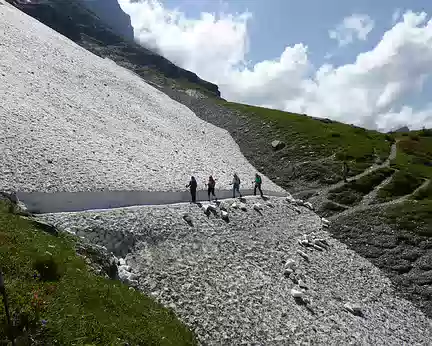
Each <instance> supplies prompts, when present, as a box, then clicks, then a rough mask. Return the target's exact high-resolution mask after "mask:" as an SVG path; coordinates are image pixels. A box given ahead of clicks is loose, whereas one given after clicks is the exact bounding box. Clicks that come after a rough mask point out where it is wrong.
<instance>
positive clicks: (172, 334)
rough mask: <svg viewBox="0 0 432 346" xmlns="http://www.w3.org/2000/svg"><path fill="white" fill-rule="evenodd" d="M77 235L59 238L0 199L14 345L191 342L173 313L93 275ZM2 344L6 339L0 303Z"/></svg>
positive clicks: (0, 253) (0, 263)
mask: <svg viewBox="0 0 432 346" xmlns="http://www.w3.org/2000/svg"><path fill="white" fill-rule="evenodd" d="M75 246H76V243H75V240H74V239H73V238H71V237H69V236H67V235H65V234H59V235H58V237H54V236H52V235H50V234H47V233H44V232H43V231H42V230H41V229H39V228H37V227H36V226H35V225H34V224H33V223H32V222H30V221H28V220H24V219H22V218H20V217H19V216H17V215H14V214H11V213H9V212H8V205H7V204H6V203H5V202H2V201H0V268H2V271H3V275H4V279H5V285H6V290H7V294H8V297H9V308H10V310H11V316H12V319H13V322H14V329H13V330H12V331H11V332H12V333H13V335H14V337H15V338H17V342H19V343H17V345H27V344H28V342H30V344H38V345H55V344H57V345H85V344H88V345H125V344H126V343H129V344H131V345H138V344H139V345H176V346H177V345H194V344H195V341H194V336H193V334H192V333H191V332H190V331H188V329H187V328H186V327H185V326H184V325H183V324H182V323H181V322H180V321H179V320H178V319H177V318H176V316H175V315H174V313H173V312H172V311H170V310H167V309H165V308H163V307H162V306H161V305H160V304H157V303H156V302H155V301H154V300H153V299H151V298H149V297H146V296H144V295H143V294H142V293H140V292H138V291H135V290H131V289H129V288H128V287H127V286H125V285H123V284H121V283H120V282H119V281H115V280H109V279H105V278H103V277H101V276H97V275H95V274H93V273H92V272H91V271H90V270H89V267H88V265H87V264H86V261H87V260H88V259H87V258H86V257H80V256H77V255H76V252H75ZM0 316H1V318H0V344H3V342H5V341H6V339H7V331H8V329H7V325H6V322H5V319H4V316H5V311H4V307H3V304H0Z"/></svg>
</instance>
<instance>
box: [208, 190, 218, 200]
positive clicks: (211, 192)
mask: <svg viewBox="0 0 432 346" xmlns="http://www.w3.org/2000/svg"><path fill="white" fill-rule="evenodd" d="M207 194H208V198H209V200H210V194H212V195H213V197H215V198H216V195H215V188H214V187H209V188H208V189H207Z"/></svg>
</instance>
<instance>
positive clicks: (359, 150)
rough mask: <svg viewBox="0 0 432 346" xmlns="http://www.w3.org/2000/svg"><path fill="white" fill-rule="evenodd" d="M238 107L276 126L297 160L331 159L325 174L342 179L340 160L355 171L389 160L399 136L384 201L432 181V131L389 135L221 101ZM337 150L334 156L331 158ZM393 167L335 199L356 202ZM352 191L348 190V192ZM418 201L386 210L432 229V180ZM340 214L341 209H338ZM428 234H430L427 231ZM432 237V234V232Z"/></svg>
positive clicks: (402, 222) (397, 220) (402, 223)
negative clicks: (345, 160)
mask: <svg viewBox="0 0 432 346" xmlns="http://www.w3.org/2000/svg"><path fill="white" fill-rule="evenodd" d="M221 103H223V104H224V105H225V106H226V107H229V108H231V109H235V110H238V111H240V112H241V113H242V115H243V116H246V117H247V118H248V120H249V121H251V122H252V123H254V122H255V123H261V124H263V123H265V125H266V126H269V127H270V128H271V133H272V137H271V138H268V139H267V140H268V141H272V140H273V139H275V138H276V139H279V140H282V141H284V142H285V143H287V147H286V148H284V149H283V150H286V151H287V153H288V155H289V157H290V159H292V160H293V161H294V162H301V161H312V160H322V162H324V161H327V162H330V164H329V165H327V167H326V174H331V173H333V174H334V175H335V176H336V177H337V178H339V179H340V168H341V165H340V161H341V160H343V159H347V160H348V161H349V164H350V169H351V172H350V174H351V175H355V174H357V173H359V172H361V171H362V170H364V169H365V168H367V167H369V166H371V165H372V164H373V163H375V162H376V159H377V158H378V157H379V159H380V160H381V161H384V160H385V159H386V158H387V156H388V154H389V149H390V146H391V143H392V142H394V140H396V139H398V140H399V142H398V144H397V147H398V154H397V156H396V159H395V160H394V161H393V162H392V163H391V168H392V169H394V170H397V172H396V173H395V174H394V176H393V179H392V180H391V182H390V183H389V184H388V185H387V186H386V187H384V188H383V189H382V190H380V191H379V193H378V198H379V200H380V201H389V200H392V199H395V198H397V197H400V196H403V195H405V194H409V193H412V192H413V191H414V190H415V189H416V188H417V187H418V186H419V185H421V184H422V183H423V181H424V179H432V166H430V165H428V164H431V163H432V130H423V131H411V132H410V133H406V134H393V135H391V136H390V135H385V134H382V133H379V132H376V131H369V130H365V129H361V128H357V127H354V126H350V125H346V124H342V123H338V122H326V121H320V120H317V119H313V118H311V117H306V116H304V115H300V114H294V113H288V112H282V111H279V110H272V109H267V108H261V107H254V106H248V105H243V104H238V103H232V102H221ZM333 154H336V155H335V157H334V158H329V157H330V156H331V155H333ZM392 171H393V170H390V169H382V170H379V171H378V172H375V173H373V174H370V175H368V176H365V177H363V178H361V179H359V180H357V181H356V182H354V183H351V184H347V185H345V186H344V188H342V190H341V191H334V192H335V193H337V194H338V195H336V194H334V197H335V201H338V202H339V203H343V202H345V203H343V204H356V203H357V202H358V201H359V200H360V199H361V197H362V196H363V195H365V194H367V193H368V192H370V191H371V190H372V188H374V187H375V186H377V185H378V184H379V183H380V182H381V181H383V180H384V179H385V178H386V177H388V176H389V175H390V174H391V173H392ZM347 192H348V193H347ZM414 197H415V198H416V199H417V200H418V201H414V202H413V201H408V202H406V203H403V204H400V205H395V206H392V207H389V208H388V209H387V214H386V217H387V220H388V222H390V223H392V224H395V225H397V226H398V227H399V228H401V229H406V230H415V229H417V230H419V232H423V233H424V232H426V231H425V230H426V229H428V228H429V227H430V229H432V184H430V185H429V186H428V187H427V188H426V189H424V190H422V191H420V192H419V193H418V194H416V196H414ZM338 211H339V212H340V211H342V210H338ZM426 233H427V234H428V235H429V233H430V232H426ZM431 235H432V234H431Z"/></svg>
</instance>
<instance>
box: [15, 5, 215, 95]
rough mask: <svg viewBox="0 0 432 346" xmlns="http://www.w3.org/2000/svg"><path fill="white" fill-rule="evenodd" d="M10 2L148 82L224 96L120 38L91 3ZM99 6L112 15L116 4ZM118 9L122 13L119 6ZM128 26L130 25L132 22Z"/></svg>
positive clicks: (136, 45)
mask: <svg viewBox="0 0 432 346" xmlns="http://www.w3.org/2000/svg"><path fill="white" fill-rule="evenodd" d="M7 1H8V2H9V3H11V4H12V5H14V6H15V7H17V8H18V9H20V10H21V11H23V12H25V13H26V14H28V15H30V16H32V17H34V18H35V19H37V20H39V21H40V22H42V23H44V24H45V25H47V26H49V27H50V28H52V29H54V30H55V31H57V32H59V33H60V34H62V35H64V36H66V37H68V38H69V39H71V40H72V41H74V42H76V43H77V44H79V45H81V46H82V47H84V48H85V49H87V50H89V51H91V52H92V53H94V54H96V55H99V56H101V57H103V58H105V57H106V58H109V59H111V60H113V61H115V62H116V63H117V64H119V65H120V66H123V67H125V68H127V69H129V70H132V71H133V72H135V73H136V74H138V75H139V76H140V77H142V78H143V79H145V80H147V81H153V82H154V81H155V80H156V81H157V82H158V83H161V84H167V83H166V82H167V81H166V80H167V79H171V80H172V82H176V83H178V84H180V85H181V84H182V83H186V84H191V85H192V87H194V86H195V87H198V88H199V89H200V90H202V91H204V92H205V93H208V94H211V95H213V96H217V97H219V96H220V92H219V89H218V86H217V85H215V84H212V83H210V82H207V81H205V80H202V79H201V78H199V77H198V76H197V75H196V74H195V73H192V72H190V71H187V70H184V69H182V68H180V67H178V66H176V65H174V64H173V63H172V62H171V61H169V60H168V59H165V58H164V57H162V56H160V55H158V54H156V53H154V52H152V51H151V50H149V49H146V48H145V47H142V46H140V45H139V44H137V43H135V42H133V41H132V40H128V39H124V38H123V37H122V34H117V32H116V31H115V28H111V27H109V26H108V25H107V24H106V23H105V22H104V21H103V20H102V19H101V18H100V17H102V15H101V14H100V13H98V15H96V14H95V13H94V12H92V10H90V9H89V8H88V7H87V6H86V4H87V2H88V1H90V0H67V1H62V0H44V1H43V2H30V3H20V2H17V1H15V0H7ZM96 2H97V3H100V4H101V3H103V5H104V6H106V9H105V10H106V11H109V9H110V6H114V5H115V4H114V2H116V0H97V1H95V2H93V4H92V5H90V6H98V5H97V4H96ZM108 3H112V4H111V5H108ZM90 6H89V7H90ZM117 6H118V10H119V11H121V8H120V7H119V5H118V4H117ZM113 8H114V7H113ZM122 13H123V12H122ZM105 18H109V17H108V16H106V17H105ZM128 23H129V25H130V20H129V21H128ZM112 25H113V24H111V26H112ZM168 84H169V83H168Z"/></svg>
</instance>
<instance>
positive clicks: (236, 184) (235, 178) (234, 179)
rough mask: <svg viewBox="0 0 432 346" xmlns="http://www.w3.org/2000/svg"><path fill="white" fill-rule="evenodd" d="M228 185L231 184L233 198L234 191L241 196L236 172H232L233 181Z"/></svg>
mask: <svg viewBox="0 0 432 346" xmlns="http://www.w3.org/2000/svg"><path fill="white" fill-rule="evenodd" d="M230 185H233V198H235V193H236V191H237V192H238V193H239V195H240V198H241V197H242V194H241V192H240V178H239V176H238V175H237V173H234V177H233V181H232V183H231V184H230Z"/></svg>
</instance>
